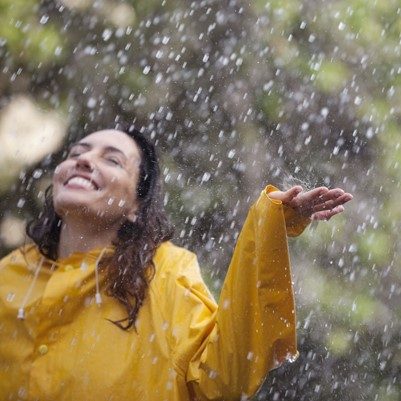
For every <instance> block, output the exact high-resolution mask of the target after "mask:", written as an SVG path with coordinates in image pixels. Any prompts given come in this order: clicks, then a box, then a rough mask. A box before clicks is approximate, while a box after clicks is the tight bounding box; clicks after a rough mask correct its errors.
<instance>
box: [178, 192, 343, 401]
mask: <svg viewBox="0 0 401 401" xmlns="http://www.w3.org/2000/svg"><path fill="white" fill-rule="evenodd" d="M294 193H295V194H294ZM300 195H301V193H300V191H296V190H293V192H289V193H288V191H286V192H281V191H277V189H276V188H274V187H272V186H268V187H267V188H266V189H265V190H264V191H262V193H261V195H260V197H259V199H258V200H257V202H256V203H255V204H254V205H253V206H252V207H251V209H250V211H249V213H248V216H247V218H246V221H245V223H244V226H243V229H242V231H241V234H240V236H239V238H238V241H237V245H236V247H235V251H234V255H233V258H232V261H231V264H230V267H229V270H228V273H227V276H226V279H225V281H224V285H223V288H222V292H221V295H220V301H219V304H218V307H216V305H215V303H214V302H213V300H212V299H211V296H210V294H209V292H208V290H207V288H206V286H205V284H204V283H203V281H202V279H201V277H200V273H199V268H198V266H197V262H196V257H194V256H192V257H191V256H189V257H187V258H186V260H183V259H181V261H180V263H179V264H180V266H177V267H178V270H180V272H181V273H179V274H178V276H176V278H175V285H174V286H171V287H170V290H172V288H173V287H174V290H173V291H174V293H170V297H171V298H170V299H171V304H174V307H173V309H174V310H170V316H171V323H172V326H171V327H172V330H173V332H174V333H175V334H174V338H173V343H174V344H173V348H174V351H173V352H174V364H175V366H176V369H177V371H178V372H179V373H180V374H182V375H184V376H185V380H186V381H187V383H188V387H189V388H190V391H191V392H193V395H194V396H196V399H199V400H223V399H224V400H239V399H243V400H245V399H247V397H250V396H252V395H253V394H254V393H255V392H256V391H257V389H258V388H259V387H260V385H261V384H262V383H263V380H264V378H265V376H266V374H267V373H268V371H269V370H271V369H273V368H275V367H277V366H279V365H280V364H281V363H282V362H284V361H286V360H292V359H294V358H296V356H297V346H296V332H295V326H296V321H295V308H294V296H293V289H292V282H291V271H290V263H289V255H288V247H287V235H289V234H290V235H297V234H300V233H301V232H302V230H303V229H304V228H305V227H306V225H307V224H308V222H309V221H310V217H311V216H309V215H308V214H307V213H309V210H308V212H307V211H306V206H305V205H306V204H307V202H308V199H309V201H310V199H314V195H313V193H312V196H311V195H310V194H308V196H307V197H306V198H304V199H297V202H299V205H302V208H303V213H302V214H301V213H300V212H299V209H297V206H295V205H294V204H293V203H292V205H293V206H290V205H291V201H293V200H294V199H295V198H296V197H297V196H300ZM304 195H305V194H304ZM286 196H287V197H286ZM318 196H320V195H318ZM280 197H282V198H283V200H281V199H279V198H280ZM326 198H327V197H326ZM326 198H325V199H326ZM325 201H326V200H325ZM283 202H286V203H287V206H284V205H283ZM316 203H318V202H316ZM294 206H295V207H294ZM333 207H337V206H333ZM310 210H314V209H313V208H311V209H310Z"/></svg>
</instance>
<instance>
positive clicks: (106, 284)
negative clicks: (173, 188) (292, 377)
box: [0, 129, 352, 401]
mask: <svg viewBox="0 0 401 401" xmlns="http://www.w3.org/2000/svg"><path fill="white" fill-rule="evenodd" d="M159 180H160V177H159V168H158V164H157V159H156V156H155V151H154V148H153V146H152V145H151V144H149V142H148V141H147V140H146V139H145V138H144V137H143V136H142V135H141V134H140V133H139V132H138V131H136V130H134V129H130V130H128V131H126V132H123V131H119V130H102V131H98V132H95V133H92V134H90V135H88V136H86V137H85V138H83V139H82V140H81V141H79V142H78V143H76V144H74V145H73V146H72V147H71V149H70V152H69V154H68V156H67V158H66V159H65V160H64V161H63V162H62V163H61V164H60V165H59V166H58V167H57V168H56V170H55V173H54V175H53V193H52V194H51V193H50V192H49V193H48V196H47V201H46V204H45V209H44V212H43V213H42V215H41V216H40V217H39V218H38V219H37V220H36V221H33V222H31V223H30V224H29V225H28V229H27V233H28V235H29V236H30V237H31V238H32V240H33V241H34V243H35V245H27V246H25V247H23V248H20V249H17V250H16V251H14V252H12V253H11V254H10V255H8V256H7V257H5V258H4V259H3V260H2V261H1V264H0V283H1V285H0V399H1V400H40V401H45V400H49V401H50V400H52V401H54V400H57V401H67V400H68V401H70V400H74V401H75V400H82V401H91V400H93V401H95V400H96V401H101V400H135V401H139V400H146V401H147V400H151V401H163V400H168V401H178V400H239V399H241V400H245V399H247V398H248V397H250V396H251V395H252V394H253V393H254V392H255V391H256V390H257V389H258V387H259V386H260V385H261V383H262V382H263V379H264V377H265V375H266V373H267V372H268V371H269V370H270V369H272V368H274V367H276V366H278V365H279V364H280V363H282V362H283V361H285V360H291V359H293V358H295V357H296V356H297V350H296V337H295V314H294V301H293V291H292V285H291V274H290V266H289V258H288V252H287V235H298V234H300V233H301V232H302V231H303V229H304V228H305V227H306V225H307V224H308V223H309V222H310V220H311V219H329V218H330V217H332V216H334V215H335V214H337V213H340V212H342V211H343V206H342V205H343V204H344V203H346V202H347V201H349V200H350V199H351V198H352V196H351V195H350V194H347V193H344V191H343V190H341V189H338V188H337V189H332V190H328V189H327V188H317V189H314V190H312V191H309V192H302V188H301V187H299V186H295V187H293V188H291V189H289V190H288V191H285V192H281V191H278V190H277V189H276V188H274V187H272V186H268V187H267V188H266V189H265V190H264V191H262V193H261V196H260V197H259V199H258V200H257V202H256V203H255V204H254V205H253V206H252V208H251V209H250V212H249V215H248V217H247V219H246V221H245V224H244V227H243V229H242V232H241V234H240V236H239V239H238V242H237V245H236V248H235V251H234V255H233V259H232V262H231V265H230V268H229V271H228V273H227V277H226V280H225V282H224V286H223V289H222V292H221V297H220V302H219V306H217V305H216V303H215V301H214V300H213V298H212V296H211V295H210V293H209V291H208V290H207V288H206V286H205V284H204V283H203V281H202V279H201V276H200V273H199V268H198V265H197V261H196V257H195V255H194V254H192V253H191V252H189V251H187V250H185V249H182V248H179V247H177V246H175V245H173V244H172V243H171V242H169V241H168V240H169V239H170V238H171V236H172V231H171V227H170V226H169V224H168V221H167V219H166V217H165V214H164V211H163V204H162V202H161V193H160V185H159ZM132 329H134V330H132Z"/></svg>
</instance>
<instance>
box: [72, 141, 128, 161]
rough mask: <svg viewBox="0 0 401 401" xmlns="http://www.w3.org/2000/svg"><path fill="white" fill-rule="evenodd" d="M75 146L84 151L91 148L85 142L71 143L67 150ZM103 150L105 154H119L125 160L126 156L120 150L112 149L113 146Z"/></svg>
mask: <svg viewBox="0 0 401 401" xmlns="http://www.w3.org/2000/svg"><path fill="white" fill-rule="evenodd" d="M75 146H83V147H84V148H86V149H91V148H92V145H91V144H89V143H87V142H75V143H73V144H71V145H70V147H69V150H71V149H72V148H73V147H75ZM104 150H105V151H106V152H116V153H120V154H121V155H122V156H123V157H124V158H125V159H126V158H127V156H126V154H125V153H124V152H123V151H122V150H121V149H118V148H116V147H114V146H110V145H109V146H106V147H105V148H104Z"/></svg>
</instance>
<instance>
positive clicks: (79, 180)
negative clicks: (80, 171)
mask: <svg viewBox="0 0 401 401" xmlns="http://www.w3.org/2000/svg"><path fill="white" fill-rule="evenodd" d="M67 184H73V185H77V186H79V187H83V188H88V189H96V187H95V185H94V184H93V183H92V182H91V181H90V180H88V179H86V178H83V177H72V178H70V179H69V180H68V182H67Z"/></svg>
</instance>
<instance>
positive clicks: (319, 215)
mask: <svg viewBox="0 0 401 401" xmlns="http://www.w3.org/2000/svg"><path fill="white" fill-rule="evenodd" d="M343 211H344V206H342V205H339V206H337V207H335V208H334V209H331V210H323V211H321V212H316V213H313V214H312V216H311V219H312V220H330V219H331V218H332V217H333V216H335V215H336V214H338V213H341V212H343Z"/></svg>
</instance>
